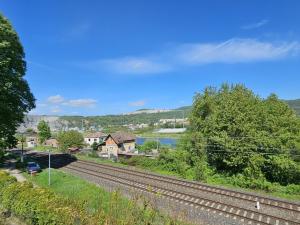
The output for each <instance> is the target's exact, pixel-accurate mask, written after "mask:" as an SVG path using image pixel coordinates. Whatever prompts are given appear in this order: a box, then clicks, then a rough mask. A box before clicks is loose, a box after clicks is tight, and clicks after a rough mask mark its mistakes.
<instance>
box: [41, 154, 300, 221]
mask: <svg viewBox="0 0 300 225" xmlns="http://www.w3.org/2000/svg"><path fill="white" fill-rule="evenodd" d="M40 161H41V162H43V163H48V160H47V159H42V160H40ZM53 165H54V166H56V167H60V166H61V163H58V162H54V164H53ZM98 165H99V164H97V165H94V163H90V162H86V161H82V160H79V161H76V162H75V163H74V165H73V164H69V165H67V166H65V167H64V169H66V170H69V171H70V172H75V173H80V174H81V175H83V176H92V177H93V178H94V179H98V180H99V179H100V180H101V179H104V180H108V181H110V182H114V183H117V184H121V185H125V186H127V187H130V188H134V189H137V190H140V191H142V192H151V193H153V194H157V195H160V196H162V197H165V198H169V199H172V200H174V201H176V202H180V203H184V204H186V205H190V206H193V207H195V208H200V209H201V210H202V211H203V210H206V211H209V212H210V213H214V214H218V215H223V216H225V217H230V218H232V219H234V220H237V221H240V223H243V224H265V225H266V224H268V225H273V224H274V225H282V224H284V225H296V224H299V223H298V222H297V221H294V220H291V219H285V218H281V217H277V216H274V215H268V214H265V213H261V212H259V211H256V210H249V209H244V208H242V207H238V206H235V205H231V204H226V203H224V202H220V201H213V200H211V199H208V198H203V197H201V198H200V197H199V196H196V195H193V194H189V193H185V192H182V191H176V190H171V189H169V188H166V187H158V186H157V187H156V186H151V187H150V186H149V184H148V183H145V182H143V181H141V180H135V179H132V178H124V177H122V176H120V175H118V173H115V172H120V171H117V169H119V168H117V169H116V170H111V172H104V171H99V170H97V168H104V167H100V166H99V167H98ZM87 166H94V169H91V168H88V167H87ZM101 166H102V165H101ZM105 166H107V165H105ZM108 167H112V169H113V168H115V167H114V166H108ZM106 168H107V167H106ZM126 169H127V168H126ZM121 170H123V168H122V169H121ZM129 170H130V169H129ZM131 172H132V171H131ZM134 172H135V171H134ZM141 173H143V172H141ZM163 177H164V176H163ZM147 178H149V177H147ZM164 178H165V177H164ZM151 179H152V178H151ZM174 179H175V178H174ZM175 180H177V179H175Z"/></svg>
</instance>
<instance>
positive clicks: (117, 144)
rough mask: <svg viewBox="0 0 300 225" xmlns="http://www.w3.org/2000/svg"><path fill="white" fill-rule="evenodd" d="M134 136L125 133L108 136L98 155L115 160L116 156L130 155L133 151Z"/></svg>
mask: <svg viewBox="0 0 300 225" xmlns="http://www.w3.org/2000/svg"><path fill="white" fill-rule="evenodd" d="M135 139H136V138H135V136H134V135H132V134H128V133H125V132H117V133H113V134H109V135H108V136H107V137H106V139H105V140H104V143H103V144H102V146H100V151H101V152H100V153H101V154H107V156H108V158H117V157H118V154H126V153H132V152H134V151H135Z"/></svg>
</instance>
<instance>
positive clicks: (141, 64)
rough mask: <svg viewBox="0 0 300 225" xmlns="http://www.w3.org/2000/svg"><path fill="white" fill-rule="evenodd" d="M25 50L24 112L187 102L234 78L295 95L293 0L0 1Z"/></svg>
mask: <svg viewBox="0 0 300 225" xmlns="http://www.w3.org/2000/svg"><path fill="white" fill-rule="evenodd" d="M0 11H1V12H2V13H3V14H4V15H5V16H6V17H7V18H8V19H9V20H10V21H11V22H12V24H13V26H14V28H15V29H16V30H17V32H18V34H19V36H20V39H21V41H22V44H23V46H24V48H25V52H26V61H27V67H28V69H27V74H26V79H27V80H28V82H29V84H30V87H31V89H32V91H33V93H34V95H35V97H36V98H37V108H36V109H35V110H33V111H32V112H31V113H33V114H50V115H103V114H118V113H123V112H130V111H134V110H136V109H140V108H167V109H168V108H176V107H180V106H184V105H190V104H191V103H192V98H193V95H194V93H195V92H199V91H202V90H203V89H204V88H205V86H208V85H211V86H220V84H222V83H223V82H228V83H243V84H245V85H246V86H247V87H249V88H251V89H253V90H254V92H255V93H257V94H259V95H260V96H262V97H266V96H267V95H269V94H270V93H276V94H278V96H279V97H280V98H283V99H296V98H300V92H299V91H300V72H299V71H300V14H299V12H300V1H297V0H290V1H279V0H277V1H273V0H272V1H271V0H270V1H268V0H265V1H261V0H257V1H255V0H248V1H235V0H227V1H220V0H209V1H208V0H207V1H199V0H198V1H196V0H195V1H192V0H189V1H181V0H178V1H171V0H164V1H159V0H151V1H142V0H137V1H130V0H128V1H121V0H120V1H114V0H110V1H92V0H90V1H79V0H73V1H67V0H65V1H55V0H51V1H50V0H49V1H46V0H45V1H37V0H36V1H33V0H28V1H23V0H19V1H18V0H15V1H12V0H10V1H9V0H2V1H0Z"/></svg>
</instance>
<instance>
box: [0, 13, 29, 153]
mask: <svg viewBox="0 0 300 225" xmlns="http://www.w3.org/2000/svg"><path fill="white" fill-rule="evenodd" d="M24 56H25V54H24V51H23V47H22V45H21V43H20V40H19V37H18V35H17V33H16V32H15V30H14V29H13V27H12V26H11V24H10V22H9V21H8V20H7V19H6V18H5V17H4V16H3V15H2V14H0V84H1V85H0V150H1V149H3V148H7V147H13V146H15V145H16V143H17V141H16V138H15V136H14V134H15V132H16V129H17V127H18V126H19V124H20V123H22V122H23V118H24V114H25V113H27V112H29V111H30V110H31V109H33V108H34V107H35V98H34V96H33V94H32V93H31V92H30V88H29V85H28V83H27V81H26V80H25V79H24V78H23V76H24V75H25V72H26V62H25V60H24Z"/></svg>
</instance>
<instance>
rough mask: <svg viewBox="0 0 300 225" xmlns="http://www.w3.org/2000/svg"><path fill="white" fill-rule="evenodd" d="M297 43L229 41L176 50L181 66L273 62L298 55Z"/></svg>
mask: <svg viewBox="0 0 300 225" xmlns="http://www.w3.org/2000/svg"><path fill="white" fill-rule="evenodd" d="M299 51H300V45H299V43H298V42H284V43H272V42H261V41H258V40H255V39H230V40H228V41H225V42H221V43H203V44H202V43H201V44H186V45H183V46H181V47H179V48H178V51H177V52H178V53H177V57H178V60H179V61H180V62H181V63H183V64H208V63H242V62H253V61H266V60H275V59H280V58H284V57H287V56H289V55H293V54H298V53H299Z"/></svg>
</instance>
